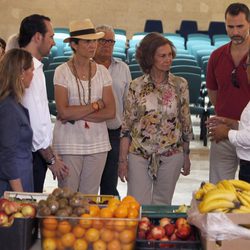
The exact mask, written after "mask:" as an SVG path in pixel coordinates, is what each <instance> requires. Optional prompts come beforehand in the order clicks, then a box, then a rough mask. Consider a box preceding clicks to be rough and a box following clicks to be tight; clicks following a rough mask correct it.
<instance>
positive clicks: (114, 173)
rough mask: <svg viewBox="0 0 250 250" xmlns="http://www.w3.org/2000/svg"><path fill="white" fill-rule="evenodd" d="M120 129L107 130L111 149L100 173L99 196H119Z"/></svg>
mask: <svg viewBox="0 0 250 250" xmlns="http://www.w3.org/2000/svg"><path fill="white" fill-rule="evenodd" d="M120 130H121V129H120V128H119V129H115V130H110V129H109V130H108V132H109V140H110V144H111V147H112V149H111V150H110V151H109V152H108V156H107V161H106V164H105V167H104V171H103V173H102V179H101V184H100V194H104V195H116V196H119V193H118V190H117V183H118V159H119V151H120Z"/></svg>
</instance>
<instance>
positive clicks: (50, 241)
mask: <svg viewBox="0 0 250 250" xmlns="http://www.w3.org/2000/svg"><path fill="white" fill-rule="evenodd" d="M42 245H43V249H44V250H56V239H55V238H45V239H43V242H42Z"/></svg>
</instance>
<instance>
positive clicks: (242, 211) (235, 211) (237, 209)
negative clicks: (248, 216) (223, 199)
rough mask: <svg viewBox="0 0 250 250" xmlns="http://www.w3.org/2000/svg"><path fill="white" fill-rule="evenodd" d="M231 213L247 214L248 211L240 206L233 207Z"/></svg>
mask: <svg viewBox="0 0 250 250" xmlns="http://www.w3.org/2000/svg"><path fill="white" fill-rule="evenodd" d="M230 212H231V213H234V214H245V213H247V212H246V211H244V210H242V209H240V208H234V209H231V211H230Z"/></svg>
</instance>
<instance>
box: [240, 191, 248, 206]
mask: <svg viewBox="0 0 250 250" xmlns="http://www.w3.org/2000/svg"><path fill="white" fill-rule="evenodd" d="M241 193H242V195H243V196H244V198H245V199H246V200H247V201H248V202H249V203H250V193H249V192H248V191H242V192H241Z"/></svg>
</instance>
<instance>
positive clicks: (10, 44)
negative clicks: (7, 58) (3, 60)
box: [5, 34, 19, 52]
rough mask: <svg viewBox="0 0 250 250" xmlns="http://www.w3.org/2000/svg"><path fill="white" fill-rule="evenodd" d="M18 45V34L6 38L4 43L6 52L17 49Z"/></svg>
mask: <svg viewBox="0 0 250 250" xmlns="http://www.w3.org/2000/svg"><path fill="white" fill-rule="evenodd" d="M18 48H19V44H18V34H13V35H11V36H10V37H9V38H8V41H7V43H6V49H5V50H6V52H7V51H9V50H11V49H18Z"/></svg>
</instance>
